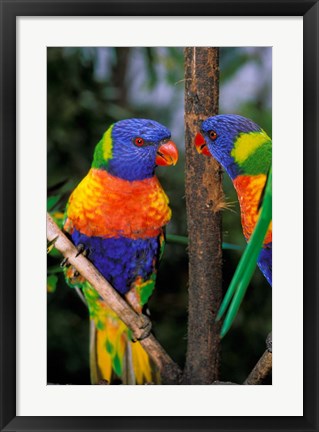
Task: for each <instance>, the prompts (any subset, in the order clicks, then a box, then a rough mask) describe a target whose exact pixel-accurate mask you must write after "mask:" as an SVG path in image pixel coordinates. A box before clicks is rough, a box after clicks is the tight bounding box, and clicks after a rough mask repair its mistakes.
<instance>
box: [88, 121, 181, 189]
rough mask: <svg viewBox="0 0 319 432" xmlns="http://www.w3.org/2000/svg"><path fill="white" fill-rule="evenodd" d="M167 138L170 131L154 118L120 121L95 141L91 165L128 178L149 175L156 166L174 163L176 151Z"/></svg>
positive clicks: (169, 135) (176, 156)
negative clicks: (97, 141)
mask: <svg viewBox="0 0 319 432" xmlns="http://www.w3.org/2000/svg"><path fill="white" fill-rule="evenodd" d="M170 138H171V133H170V131H169V130H168V129H167V128H166V127H165V126H163V125H161V124H160V123H158V122H156V121H154V120H148V119H128V120H121V121H119V122H117V123H114V124H113V125H112V126H111V127H110V128H109V129H108V130H107V131H106V132H105V134H104V135H103V137H102V139H101V141H100V142H99V143H98V144H97V146H96V148H95V152H94V159H93V163H92V168H99V169H105V170H106V171H108V172H109V173H110V174H112V175H114V176H116V177H119V178H122V179H124V180H129V181H133V180H144V179H147V178H150V177H152V176H153V175H154V171H155V168H156V166H157V165H172V164H173V165H175V164H176V162H177V159H178V151H177V148H176V145H175V144H174V142H173V141H171V140H170Z"/></svg>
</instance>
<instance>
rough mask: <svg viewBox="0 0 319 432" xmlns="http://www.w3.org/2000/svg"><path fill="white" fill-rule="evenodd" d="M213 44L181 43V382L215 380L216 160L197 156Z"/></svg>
mask: <svg viewBox="0 0 319 432" xmlns="http://www.w3.org/2000/svg"><path fill="white" fill-rule="evenodd" d="M218 79H219V67H218V48H200V47H192V48H185V128H186V130H185V144H186V170H185V177H186V179H185V189H186V208H187V225H188V233H189V234H188V237H189V247H188V254H189V289H188V292H189V303H188V310H189V315H188V344H187V357H186V367H185V374H184V382H185V384H211V383H212V382H213V381H215V380H217V379H218V375H219V363H220V336H219V332H220V323H216V322H215V318H216V314H217V311H218V309H219V306H220V302H221V298H222V270H221V268H222V251H221V246H222V242H221V216H220V209H221V208H222V206H223V192H222V188H221V170H220V165H219V164H218V163H217V162H216V161H215V160H214V159H213V158H205V157H203V156H202V155H198V154H197V152H196V150H195V147H194V138H195V135H196V133H197V132H199V131H200V125H201V121H202V120H204V119H206V118H207V117H210V116H212V115H214V114H217V111H218Z"/></svg>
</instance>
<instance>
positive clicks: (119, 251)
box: [64, 119, 178, 384]
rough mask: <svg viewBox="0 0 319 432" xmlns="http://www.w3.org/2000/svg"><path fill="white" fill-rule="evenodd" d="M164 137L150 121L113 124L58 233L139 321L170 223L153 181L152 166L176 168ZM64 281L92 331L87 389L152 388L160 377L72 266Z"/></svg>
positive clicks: (173, 151)
mask: <svg viewBox="0 0 319 432" xmlns="http://www.w3.org/2000/svg"><path fill="white" fill-rule="evenodd" d="M170 137H171V133H170V131H169V130H168V129H167V128H166V127H165V126H163V125H161V124H159V123H157V122H156V121H153V120H146V119H129V120H122V121H119V122H117V123H115V124H113V125H112V126H111V127H110V128H109V129H108V130H107V131H106V132H105V133H104V135H103V137H102V139H101V140H100V142H99V143H98V144H97V146H96V148H95V151H94V157H93V162H92V166H91V169H90V170H89V172H88V174H87V176H86V177H85V178H84V179H83V180H82V181H81V183H80V184H79V185H78V186H77V187H76V189H75V190H74V191H73V192H72V194H71V196H70V198H69V201H68V204H67V208H66V218H65V222H64V230H65V231H66V232H67V233H69V235H70V236H71V238H72V241H73V242H74V244H75V245H76V246H77V247H78V248H79V250H81V251H83V250H84V251H85V253H87V256H88V259H89V260H90V261H91V262H92V263H93V264H94V265H95V267H96V268H97V269H98V270H99V272H100V273H101V274H102V275H103V276H104V277H105V279H106V280H107V281H108V282H110V283H111V285H112V286H113V287H114V288H115V289H116V290H117V291H118V292H119V293H120V294H121V295H123V296H125V298H126V300H127V301H128V302H129V303H130V305H131V306H132V307H133V308H134V309H135V311H136V312H138V313H140V314H141V313H142V312H143V311H144V309H145V307H146V305H147V301H148V299H149V297H150V296H151V294H152V292H153V289H154V285H155V279H156V272H157V268H158V264H159V259H160V256H161V253H162V251H163V247H164V243H165V231H164V230H165V225H166V224H167V223H168V222H169V220H170V218H171V210H170V208H169V206H168V198H167V196H166V194H165V192H164V190H163V189H162V187H161V185H160V183H159V181H158V179H157V177H156V176H155V174H154V172H155V168H156V166H157V165H162V166H165V165H172V164H173V165H175V163H176V162H177V159H178V151H177V148H176V145H175V144H174V142H173V141H171V139H170ZM65 276H66V280H67V282H68V284H69V285H71V286H73V287H76V288H80V289H81V290H82V291H83V294H84V296H85V299H86V302H87V304H88V308H89V313H90V318H91V323H92V322H94V324H95V331H94V332H93V333H94V339H95V344H93V343H92V342H91V346H95V351H94V352H91V353H90V360H91V381H93V382H92V383H96V382H98V381H99V380H101V379H104V380H107V381H108V382H112V380H113V379H115V378H116V379H120V380H121V381H122V382H123V383H127V384H143V383H146V382H154V381H155V379H156V376H157V375H158V374H157V372H156V371H155V372H154V367H153V365H152V362H151V360H150V359H149V357H148V355H147V353H146V352H145V351H144V349H143V348H142V346H141V344H140V343H139V342H134V341H133V335H132V334H131V332H130V330H129V329H128V328H127V327H126V325H125V324H124V323H123V322H122V321H121V320H120V319H119V317H118V316H117V315H116V314H115V313H114V312H113V311H112V310H111V309H110V308H109V307H108V306H106V304H105V303H104V302H103V301H102V300H101V298H100V297H99V295H98V293H97V292H96V291H95V289H94V288H93V287H92V286H91V285H90V284H89V283H88V282H87V281H86V280H85V279H84V278H83V277H82V276H81V275H79V273H78V272H77V271H76V270H75V269H74V267H72V266H69V267H66V268H65ZM92 359H94V361H93V362H92ZM92 369H94V370H93V371H92Z"/></svg>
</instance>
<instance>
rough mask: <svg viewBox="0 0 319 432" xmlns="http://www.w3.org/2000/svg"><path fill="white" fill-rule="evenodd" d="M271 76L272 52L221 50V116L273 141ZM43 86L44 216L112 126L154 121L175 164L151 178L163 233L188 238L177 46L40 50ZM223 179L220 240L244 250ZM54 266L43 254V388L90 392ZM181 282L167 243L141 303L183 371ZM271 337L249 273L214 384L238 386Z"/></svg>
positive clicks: (82, 318)
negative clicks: (244, 121)
mask: <svg viewBox="0 0 319 432" xmlns="http://www.w3.org/2000/svg"><path fill="white" fill-rule="evenodd" d="M271 76H272V52H271V48H266V47H263V48H260V47H243V48H220V113H235V114H240V115H243V116H246V117H249V118H251V119H252V120H254V121H256V122H257V123H258V124H259V125H260V126H261V127H263V129H265V130H266V132H267V133H268V134H269V135H270V136H271ZM47 78H48V79H47V83H48V84H47V85H48V89H47V122H48V123H47V131H48V160H47V169H48V178H47V181H48V191H49V192H48V194H49V196H51V198H50V197H49V199H48V208H49V210H50V212H53V213H59V212H63V211H64V207H65V205H66V202H67V199H68V196H69V194H70V192H71V191H72V189H73V188H74V187H75V186H76V185H77V184H78V183H79V181H80V180H81V179H82V178H83V177H84V176H85V175H86V173H87V172H88V170H89V168H90V165H91V161H92V155H93V150H94V147H95V144H96V143H97V142H98V141H99V140H100V138H101V136H102V134H103V133H104V131H105V130H106V129H107V128H108V127H109V125H110V124H112V123H113V122H115V121H117V120H121V119H124V118H130V117H144V118H152V119H154V120H157V121H158V122H160V123H163V124H164V125H166V126H167V127H168V128H169V129H170V130H171V132H172V138H173V139H174V141H175V143H176V144H177V145H178V147H179V151H180V159H179V163H178V164H177V166H176V167H174V168H171V167H168V168H165V167H160V168H159V169H158V170H157V175H158V177H159V179H160V182H161V184H162V185H163V187H164V190H165V191H166V193H167V195H168V196H169V198H170V203H171V207H172V210H173V218H172V221H171V223H170V224H169V226H168V229H167V232H168V233H171V234H179V235H185V236H186V235H187V227H186V209H185V197H184V195H185V190H184V162H185V157H184V119H183V118H184V81H183V80H184V58H183V48H173V47H169V48H168V47H166V48H164V47H163V48H161V47H157V48H143V47H140V48H133V47H132V48H131V47H130V48H48V49H47ZM223 181H224V190H225V194H226V197H227V201H228V202H229V203H231V208H230V209H228V210H224V211H223V240H224V241H226V242H231V243H234V244H237V245H241V246H244V245H245V241H244V238H243V234H242V230H241V225H240V213H239V208H238V203H237V197H236V194H235V192H234V189H233V186H232V184H231V182H230V180H229V179H228V177H227V176H226V175H224V180H223ZM61 182H62V183H61ZM59 184H60V185H59ZM57 191H58V192H59V198H58V199H55V198H54V197H55V196H56V192H57ZM61 195H62V196H61ZM239 258H240V252H238V251H233V250H224V253H223V285H224V289H225V290H226V289H227V287H228V285H229V283H230V280H231V277H232V275H233V273H234V271H235V268H236V265H237V263H238V261H239ZM60 261H61V257H60V256H59V255H58V253H56V252H54V251H53V252H52V253H51V254H50V255H49V256H48V275H49V276H48V303H47V304H48V308H47V371H48V372H47V381H48V382H49V383H55V384H90V375H89V368H88V364H89V361H88V344H89V339H88V336H89V320H88V314H87V310H86V308H85V306H84V305H83V303H82V302H81V300H80V299H79V297H78V296H77V294H76V293H75V291H73V290H72V289H70V288H68V287H67V285H66V284H65V282H64V277H63V274H62V273H61V272H60V273H59V272H58V273H56V269H57V266H58V265H59V262H60ZM187 284H188V257H187V248H186V247H185V246H181V245H177V244H167V245H166V249H165V253H164V257H163V259H162V262H161V265H160V270H159V273H158V278H157V288H156V290H155V294H154V295H153V297H152V298H151V301H150V304H149V305H150V309H151V313H152V322H153V330H154V333H155V336H156V337H157V338H158V339H159V341H160V343H161V344H162V345H163V346H164V348H165V349H166V350H167V352H168V353H169V354H170V356H171V357H172V358H173V359H174V360H175V361H176V362H178V363H179V365H180V366H181V367H183V365H184V362H185V354H186V343H187ZM270 330H271V288H270V287H269V285H268V284H267V282H266V280H265V279H264V277H263V276H262V274H261V272H260V271H259V270H256V272H255V275H254V278H253V280H252V283H251V285H250V287H249V290H248V293H247V295H246V298H245V301H244V303H243V305H242V307H241V309H240V312H239V314H238V316H237V318H236V320H235V322H234V324H233V327H232V329H231V330H230V332H229V333H228V334H227V336H226V337H225V338H224V339H223V342H222V361H221V377H220V378H221V380H223V381H232V382H236V383H241V382H242V381H243V380H244V379H245V378H246V376H247V375H248V374H249V372H250V370H251V369H252V367H253V366H254V365H255V363H256V362H257V360H258V358H259V357H260V355H261V354H262V353H263V351H264V350H265V339H266V336H267V334H268V332H269V331H270Z"/></svg>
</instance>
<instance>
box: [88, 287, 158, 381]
mask: <svg viewBox="0 0 319 432" xmlns="http://www.w3.org/2000/svg"><path fill="white" fill-rule="evenodd" d="M83 291H84V294H85V297H86V300H87V302H88V305H89V309H90V316H91V331H90V369H91V382H92V384H98V383H100V382H101V381H102V380H104V381H107V383H110V384H112V383H123V384H146V383H155V382H158V379H159V378H158V373H157V372H156V369H155V367H154V365H153V364H152V361H151V359H150V358H149V356H148V354H147V353H146V351H145V350H144V348H143V347H142V345H141V344H140V343H139V342H133V341H132V332H131V331H130V330H129V329H128V327H127V326H126V325H125V324H124V323H123V322H122V321H121V320H120V318H119V317H118V316H117V315H116V313H115V312H113V311H112V310H111V309H110V308H109V307H107V306H106V305H105V303H103V302H102V301H101V300H100V298H99V296H98V294H97V293H96V291H95V290H94V289H93V288H91V287H86V288H85V289H84V290H83Z"/></svg>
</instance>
